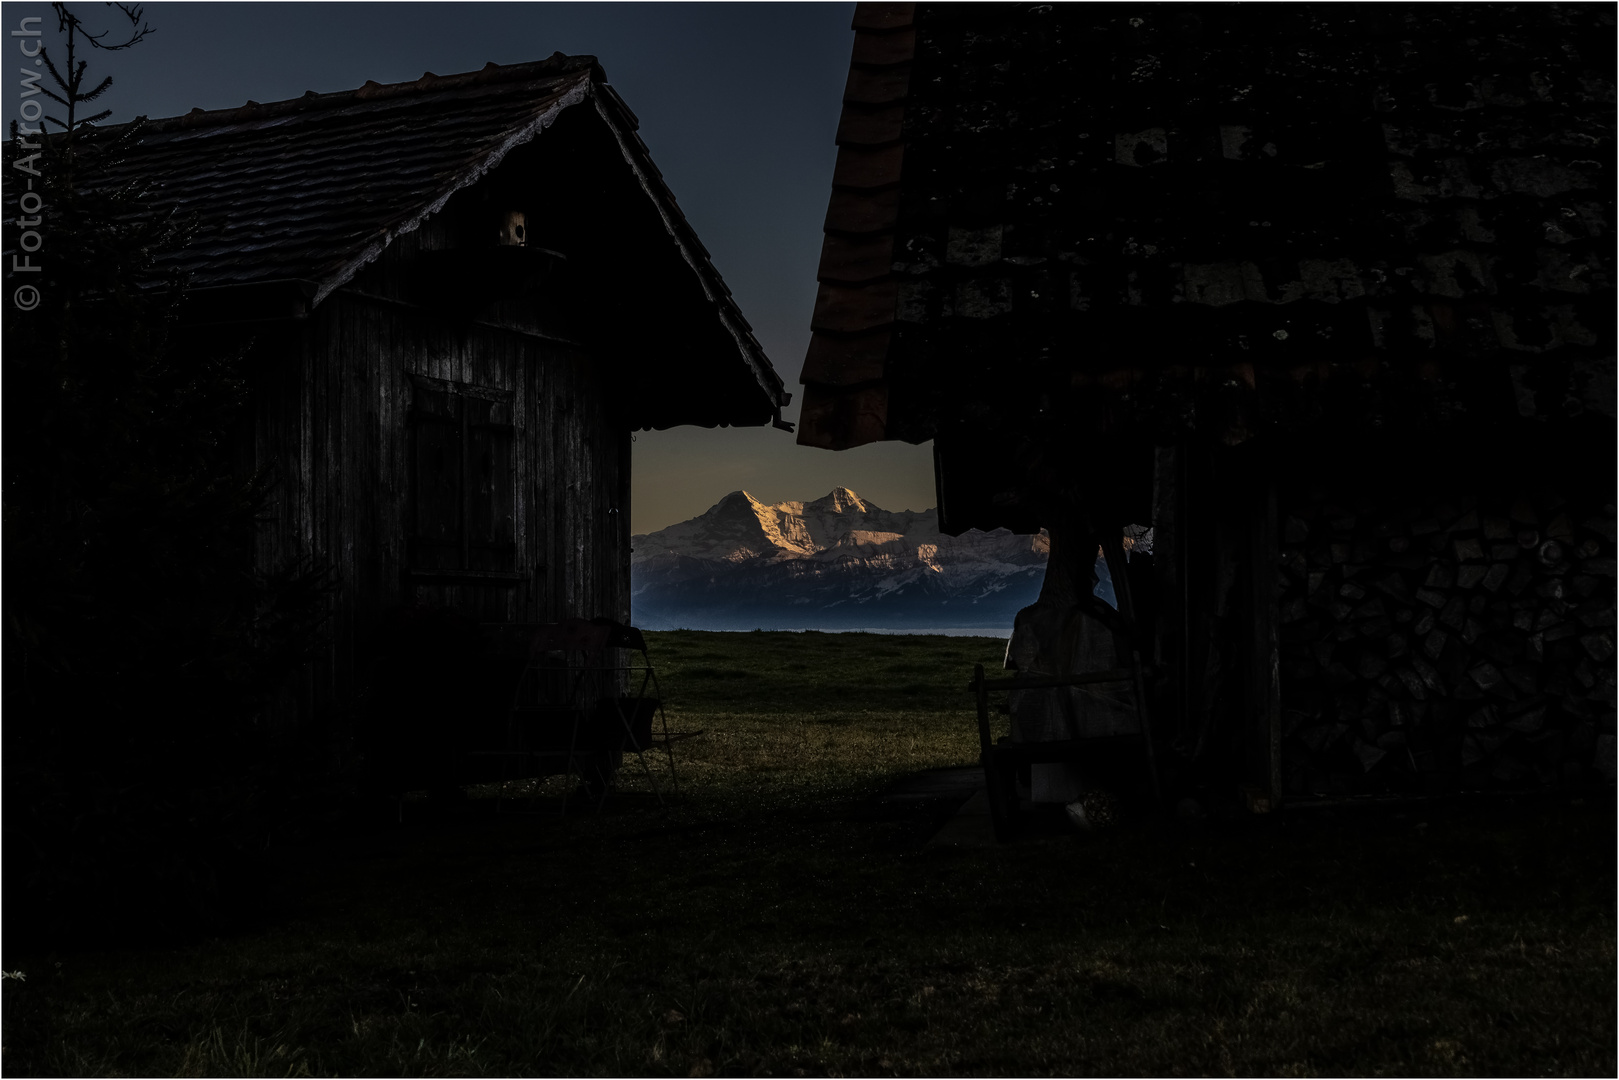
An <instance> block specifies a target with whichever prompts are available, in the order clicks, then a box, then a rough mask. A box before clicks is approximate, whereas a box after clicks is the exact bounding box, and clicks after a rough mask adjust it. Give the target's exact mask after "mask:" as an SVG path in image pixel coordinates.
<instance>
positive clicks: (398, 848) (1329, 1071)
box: [0, 632, 1615, 1076]
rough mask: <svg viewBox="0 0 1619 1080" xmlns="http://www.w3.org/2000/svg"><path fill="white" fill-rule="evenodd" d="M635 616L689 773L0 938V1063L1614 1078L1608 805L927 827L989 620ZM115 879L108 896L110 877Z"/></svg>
mask: <svg viewBox="0 0 1619 1080" xmlns="http://www.w3.org/2000/svg"><path fill="white" fill-rule="evenodd" d="M650 636H651V639H652V640H651V648H652V654H653V658H654V660H655V661H656V662H657V663H658V665H659V670H660V674H662V676H663V680H664V688H665V691H666V693H667V695H668V697H669V700H670V705H671V723H672V726H674V727H677V728H682V729H686V730H693V729H696V728H703V729H705V730H706V733H705V734H704V735H703V736H701V737H700V738H696V739H692V740H688V741H686V742H683V743H681V744H680V751H681V757H680V767H681V775H682V790H683V795H682V796H681V798H680V799H679V800H675V801H671V803H670V805H668V806H667V807H665V808H663V809H660V808H659V807H658V806H657V804H656V803H655V801H653V799H652V796H651V795H650V793H649V792H648V791H646V790H644V782H642V781H638V780H635V779H634V777H633V774H632V773H627V774H626V775H629V776H631V779H630V780H628V781H627V782H626V790H624V791H622V792H620V793H619V794H618V795H617V796H615V798H614V799H613V800H611V801H609V803H608V804H607V807H606V809H605V810H604V811H603V812H602V813H601V814H599V815H596V816H589V815H583V814H573V815H570V816H568V817H566V818H559V817H558V816H556V815H555V812H554V811H555V806H554V804H553V805H551V806H550V807H549V810H550V812H548V813H546V814H542V815H536V816H521V815H498V816H497V815H491V814H480V813H477V812H475V810H476V807H475V806H474V809H473V810H469V811H467V812H465V813H463V814H461V815H459V816H456V817H453V818H450V819H445V820H428V819H424V820H421V821H417V822H415V823H411V824H407V825H406V826H405V827H403V828H399V827H392V828H386V829H381V828H379V829H376V830H373V831H364V830H356V831H354V832H353V833H351V834H345V835H342V836H334V837H329V838H327V839H326V840H325V841H324V842H322V843H319V844H310V845H305V846H302V847H299V848H297V849H294V850H289V851H285V852H281V853H279V854H277V853H276V852H271V853H270V854H271V855H272V856H275V857H277V858H278V859H279V860H280V861H279V863H278V866H279V867H280V872H281V874H282V876H283V879H284V881H285V888H284V895H283V896H282V898H281V900H280V901H279V903H278V905H277V907H276V911H277V915H276V916H275V917H274V918H273V919H271V920H269V921H267V922H265V923H264V924H263V925H260V926H258V927H256V928H253V929H250V930H246V931H244V932H242V933H240V934H238V935H236V936H234V937H230V938H224V939H217V940H209V941H203V942H198V943H195V944H192V945H190V946H187V947H184V948H179V949H174V950H169V951H163V952H155V951H128V952H115V953H96V954H73V955H62V956H46V957H24V958H17V957H7V958H6V959H5V962H4V964H3V966H4V967H5V969H6V970H8V971H12V970H18V969H21V970H22V971H23V972H24V974H25V975H26V981H17V980H15V979H11V978H8V979H5V980H4V981H3V982H0V988H3V989H0V993H3V1005H4V1010H5V1011H4V1024H5V1031H4V1034H5V1041H4V1050H3V1056H0V1066H3V1068H4V1071H5V1072H6V1073H7V1074H8V1075H18V1076H22V1075H81V1076H102V1075H178V1076H188V1075H215V1076H237V1075H240V1076H246V1075H265V1076H269V1075H276V1076H285V1075H306V1074H307V1075H343V1074H350V1075H405V1076H409V1075H485V1074H487V1075H514V1074H530V1075H533V1074H543V1075H564V1074H570V1075H572V1074H583V1075H674V1076H705V1075H776V1076H796V1075H811V1076H813V1075H890V1074H899V1075H917V1074H941V1075H942V1074H961V1075H1007V1074H1019V1075H1040V1074H1062V1075H1088V1074H1105V1075H1165V1076H1169V1075H1183V1074H1192V1075H1197V1074H1220V1075H1408V1076H1418V1075H1421V1076H1428V1075H1481V1074H1513V1075H1541V1074H1546V1075H1597V1074H1609V1075H1611V1074H1612V1073H1613V1072H1614V1069H1615V1053H1614V1045H1615V1016H1614V1000H1613V987H1614V981H1615V963H1614V902H1615V895H1614V869H1615V866H1614V850H1615V836H1614V825H1613V814H1612V807H1611V805H1607V804H1605V805H1602V806H1595V805H1574V804H1572V803H1570V802H1568V801H1563V802H1549V801H1548V802H1543V803H1518V804H1503V803H1495V804H1483V805H1480V806H1476V807H1464V808H1458V809H1453V810H1451V811H1448V812H1447V811H1440V810H1438V809H1435V808H1430V809H1428V810H1426V811H1423V812H1422V813H1420V814H1419V813H1417V812H1415V811H1409V812H1406V813H1405V814H1404V815H1403V816H1402V815H1398V814H1385V815H1382V816H1379V817H1377V818H1375V819H1361V818H1350V817H1346V816H1342V815H1338V816H1334V815H1331V814H1327V813H1318V814H1315V815H1310V816H1306V815H1302V814H1299V815H1283V816H1280V817H1278V818H1276V819H1256V820H1255V821H1253V822H1250V823H1229V824H1223V825H1221V824H1213V825H1210V824H1205V825H1203V826H1200V827H1191V826H1186V825H1182V824H1180V823H1175V822H1139V823H1136V824H1134V825H1129V824H1126V825H1123V826H1120V827H1119V828H1116V829H1114V830H1111V831H1107V832H1100V833H1096V834H1092V835H1090V836H1087V837H1079V836H1074V837H1056V836H1054V837H1051V838H1047V839H1039V840H1033V841H1029V842H1025V843H1021V844H1018V845H1013V846H1009V847H1005V848H967V849H954V850H951V849H942V850H923V849H922V841H923V839H924V838H925V837H926V836H927V835H928V833H929V831H930V829H931V828H932V827H933V826H934V825H935V824H936V822H937V820H938V813H939V811H940V810H941V807H939V806H929V805H926V804H922V805H915V806H910V807H906V806H904V805H896V804H884V803H881V802H878V801H875V800H873V799H872V797H871V796H872V795H873V794H874V793H876V792H878V791H880V790H882V789H883V787H884V786H885V785H886V784H888V783H889V782H890V781H892V780H893V779H894V778H895V777H897V776H899V775H902V774H905V773H908V772H912V771H915V770H919V769H925V768H931V767H936V766H944V765H957V764H964V763H968V762H970V761H972V760H973V758H974V756H975V754H976V736H975V734H974V732H973V730H972V723H971V715H970V713H969V712H968V711H967V706H968V704H969V701H968V695H967V693H966V692H965V683H966V680H967V677H968V673H969V672H970V667H971V664H972V663H974V662H985V663H986V664H988V663H994V662H997V661H998V659H999V652H1000V648H1001V646H1000V643H998V642H996V641H993V640H987V639H962V638H953V639H939V638H899V637H893V638H890V637H873V636H868V635H810V634H805V635H792V634H702V633H685V632H679V633H664V634H656V635H650ZM109 902H116V901H115V899H114V898H109Z"/></svg>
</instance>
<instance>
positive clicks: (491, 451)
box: [462, 397, 517, 570]
mask: <svg viewBox="0 0 1619 1080" xmlns="http://www.w3.org/2000/svg"><path fill="white" fill-rule="evenodd" d="M462 416H463V418H464V422H465V423H466V432H467V453H468V457H467V490H466V522H467V536H466V539H467V569H469V570H511V569H513V568H514V567H515V565H516V562H515V560H516V543H515V541H516V538H517V537H516V528H515V524H514V516H515V515H514V507H513V501H514V494H515V492H514V490H513V489H514V476H513V464H514V457H515V447H516V442H515V435H514V432H513V429H512V422H511V405H510V403H508V402H505V401H493V400H489V399H487V398H475V397H466V398H463V399H462Z"/></svg>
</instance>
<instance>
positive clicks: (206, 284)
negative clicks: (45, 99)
mask: <svg viewBox="0 0 1619 1080" xmlns="http://www.w3.org/2000/svg"><path fill="white" fill-rule="evenodd" d="M636 127H637V120H636V118H635V116H634V114H633V113H631V112H630V110H629V108H628V107H627V106H626V105H625V104H624V102H623V101H622V100H620V98H619V96H618V95H617V93H616V92H615V91H614V90H613V88H612V87H611V86H610V85H608V83H607V81H606V76H605V75H604V73H603V72H602V69H601V68H600V67H599V66H598V65H597V64H596V62H595V60H594V58H592V57H588V56H573V57H570V56H563V55H562V54H560V53H558V54H556V55H554V56H552V57H551V58H550V59H548V60H543V61H539V62H536V63H528V64H519V65H513V66H505V67H502V66H497V65H494V64H490V65H489V66H487V67H485V68H484V69H483V70H481V71H477V72H470V73H466V74H461V75H451V76H437V75H434V74H432V73H428V74H425V75H423V76H422V77H421V78H420V79H418V80H416V81H414V82H409V83H400V84H395V85H389V86H382V85H378V84H377V83H374V82H368V83H366V85H364V86H363V87H360V88H359V89H357V90H352V91H346V92H342V93H333V94H316V93H313V92H310V93H308V94H306V95H304V96H303V97H302V98H298V99H295V100H291V101H281V102H274V103H269V104H259V103H256V102H248V103H247V104H246V105H244V106H242V107H240V108H236V109H229V110H223V111H217V112H204V111H202V110H194V111H193V112H192V113H190V114H188V115H186V116H180V117H174V118H171V119H164V120H157V121H153V122H151V123H149V124H148V125H147V126H146V128H145V130H144V132H143V133H142V135H141V139H140V142H139V145H138V146H137V147H136V148H135V150H134V151H133V152H132V153H131V154H130V155H129V156H128V157H127V159H125V160H124V161H122V162H121V163H119V164H118V165H116V166H115V167H114V168H113V169H112V171H111V173H110V174H109V175H107V176H104V177H101V178H100V179H99V181H98V182H112V183H133V184H139V185H144V186H146V187H147V188H148V189H149V194H148V196H147V204H148V205H149V206H150V207H151V208H152V209H153V210H167V209H170V208H173V209H174V210H175V211H176V212H177V213H178V214H179V215H180V216H181V217H182V218H185V219H190V220H192V221H193V222H194V223H195V225H196V233H195V236H194V239H193V240H192V242H191V243H190V245H189V246H188V247H187V248H185V250H183V251H182V252H180V253H179V255H178V256H177V258H176V260H175V261H176V263H177V266H178V268H179V269H180V270H182V271H183V272H184V273H185V274H186V275H187V276H188V278H189V283H190V293H189V300H188V316H187V325H188V329H189V332H190V334H191V336H192V338H193V339H195V342H196V343H197V344H198V345H200V346H205V347H215V348H236V347H240V346H242V345H244V344H245V345H247V346H248V347H250V349H251V352H250V363H251V371H252V378H251V400H252V409H251V412H252V418H251V429H250V430H244V431H243V435H242V444H241V446H240V447H239V451H240V457H241V460H242V462H243V465H244V469H262V468H266V467H268V468H271V469H273V471H274V473H275V476H276V478H277V480H278V485H277V487H276V488H275V491H274V494H273V502H272V505H271V507H270V510H269V512H268V514H267V515H266V519H265V520H264V522H263V525H262V529H261V531H260V534H259V536H258V541H257V552H256V561H257V565H258V566H259V568H261V569H263V570H276V569H278V568H285V567H288V566H291V565H294V564H297V563H299V562H300V560H303V561H313V562H315V563H319V564H322V565H326V566H329V567H330V568H331V569H332V570H333V571H334V573H335V578H336V582H337V585H338V588H337V590H336V592H335V593H334V594H333V596H332V598H331V612H330V616H331V617H330V621H329V642H328V643H327V646H326V647H325V648H324V649H323V650H322V653H321V655H320V657H319V659H318V661H317V662H316V663H315V664H314V665H312V666H311V667H310V669H309V670H308V671H307V672H306V673H305V676H304V677H303V679H302V680H301V685H300V686H299V687H298V688H297V689H296V693H292V692H290V691H289V696H288V698H287V700H285V701H284V702H283V703H282V707H281V708H280V709H278V710H277V712H278V722H280V723H282V724H284V725H286V724H295V723H299V724H307V722H308V721H310V720H311V718H316V717H322V716H327V715H330V714H331V712H332V710H334V709H338V710H341V709H346V708H347V707H348V706H349V705H350V703H352V701H353V699H354V698H355V696H356V692H357V684H358V683H360V682H363V681H364V680H365V678H366V677H367V672H368V671H372V672H374V671H376V670H378V669H377V668H376V667H375V663H374V662H375V661H377V660H378V659H379V658H378V656H377V653H378V652H379V650H381V651H387V650H390V649H394V648H397V647H401V646H400V641H401V640H403V639H402V638H401V636H400V635H398V634H395V635H392V636H386V635H384V636H382V637H379V630H378V628H379V626H381V625H383V624H384V623H386V622H387V621H388V619H389V618H391V617H393V616H397V615H398V613H399V612H411V611H415V612H416V613H417V614H418V615H420V613H422V612H433V611H436V612H439V613H441V614H446V617H453V618H452V621H454V620H459V621H460V623H461V624H462V625H471V624H473V623H482V624H491V623H493V624H513V623H540V622H553V621H557V620H561V619H566V618H593V617H601V616H605V617H608V618H612V619H616V620H619V621H625V622H627V621H628V618H629V532H630V529H629V518H630V444H631V441H632V433H633V432H634V431H636V430H638V429H648V428H667V427H670V426H673V425H677V424H700V425H705V426H715V425H728V424H734V425H763V424H770V423H776V424H777V425H778V426H783V427H785V426H786V425H783V424H781V420H780V415H781V408H782V407H783V406H784V405H785V404H786V403H787V402H788V400H789V396H790V395H789V394H787V393H786V392H785V391H784V390H783V384H782V381H781V379H780V378H779V377H778V376H777V374H776V373H775V371H774V370H773V369H772V368H771V365H770V362H769V360H768V359H767V358H766V356H765V355H764V353H763V351H762V350H761V348H760V346H759V344H758V342H757V341H756V340H755V339H754V337H753V334H752V332H751V331H750V329H749V327H748V323H747V321H746V320H745V319H744V318H743V317H742V313H741V312H740V311H739V310H738V308H737V305H736V304H735V302H734V301H733V300H732V299H731V296H730V293H729V291H728V290H727V289H726V287H725V284H724V282H723V281H722V280H721V279H720V275H719V273H718V272H717V271H716V270H715V269H714V267H713V265H712V264H711V262H710V260H709V257H708V254H707V252H706V251H705V250H704V249H703V246H702V244H701V243H700V242H699V241H698V239H697V236H696V235H695V233H694V232H693V231H692V228H691V226H690V225H689V224H688V223H687V222H686V220H685V218H684V217H683V216H682V214H681V212H680V210H679V208H678V206H677V205H676V203H675V199H674V197H673V195H671V194H670V192H669V190H668V188H667V187H666V186H665V185H664V183H663V180H662V179H661V177H660V175H659V173H658V171H657V169H656V168H655V167H654V166H653V164H652V161H651V159H650V157H649V155H648V152H647V148H646V146H645V145H644V144H643V143H642V142H641V140H640V138H639V137H638V136H637V135H636ZM428 621H429V622H431V620H428ZM406 622H407V623H409V622H410V619H409V618H408V617H407V618H406ZM417 625H426V624H425V623H418V624H417ZM404 637H405V638H408V637H409V635H408V634H406V635H404ZM476 655H477V650H475V649H474V650H471V651H470V652H466V653H464V654H455V655H450V653H448V652H446V653H444V654H443V655H439V656H432V655H428V656H425V657H417V658H416V659H418V660H420V661H421V662H422V663H424V664H426V665H429V666H431V665H434V664H438V665H440V666H454V665H455V664H462V663H471V662H472V659H473V658H475V657H476ZM381 659H382V660H384V661H386V659H387V658H386V657H382V658H381ZM395 659H396V660H397V658H395ZM409 666H410V665H405V666H404V667H401V665H400V664H398V663H394V664H393V666H392V667H391V668H388V669H387V670H388V671H389V673H390V674H389V676H388V677H389V678H390V679H393V680H399V679H406V680H408V679H410V678H411V677H412V672H411V671H410V670H409ZM422 675H424V673H423V672H422V671H421V669H420V668H418V669H417V671H416V672H415V676H422ZM440 689H441V690H442V689H443V688H442V687H441V688H440ZM390 692H391V693H393V695H394V697H395V698H399V699H400V700H408V699H409V697H410V692H409V691H408V689H407V690H406V691H405V692H404V693H403V694H401V692H400V691H399V688H398V687H394V688H393V689H392V690H391V691H390ZM500 693H504V694H506V695H507V696H509V693H510V687H509V686H506V687H502V688H501V689H500ZM442 696H443V695H441V697H442ZM494 696H495V697H497V698H498V697H499V693H496V694H495V695H494ZM451 697H453V695H451ZM294 699H296V700H294ZM445 700H450V698H445ZM440 704H443V702H442V701H441V702H440ZM418 711H420V710H418ZM396 720H397V718H384V719H383V720H380V721H379V722H383V723H394V722H396Z"/></svg>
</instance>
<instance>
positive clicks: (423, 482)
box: [411, 383, 463, 570]
mask: <svg viewBox="0 0 1619 1080" xmlns="http://www.w3.org/2000/svg"><path fill="white" fill-rule="evenodd" d="M460 405H461V399H460V397H459V396H458V395H453V394H449V393H446V392H444V391H442V390H437V389H432V388H429V387H425V386H423V385H421V384H420V383H418V384H417V385H416V387H415V394H414V397H413V400H412V402H411V414H412V415H411V419H412V426H413V428H414V432H413V435H414V440H415V451H414V454H413V455H412V456H413V459H414V460H413V462H412V465H413V472H414V474H415V475H414V476H413V478H412V479H413V481H414V483H413V485H412V486H413V489H414V490H413V502H414V509H413V516H414V518H415V522H414V524H415V529H414V533H415V535H414V537H413V541H414V543H413V547H414V549H415V550H414V552H413V554H412V557H411V562H412V563H413V564H414V565H415V566H416V567H418V568H420V569H429V570H439V569H453V568H457V567H459V566H460V565H461V558H462V553H461V515H462V505H461V504H462V498H461V491H462V482H461V465H462V452H463V447H462V444H463V438H462V431H461V417H460Z"/></svg>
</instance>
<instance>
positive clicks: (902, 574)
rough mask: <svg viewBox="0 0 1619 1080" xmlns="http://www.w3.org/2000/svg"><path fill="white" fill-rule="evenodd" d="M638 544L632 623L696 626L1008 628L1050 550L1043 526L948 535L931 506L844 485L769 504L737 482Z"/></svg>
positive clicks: (1033, 592) (1031, 595) (1029, 599)
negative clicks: (869, 496)
mask: <svg viewBox="0 0 1619 1080" xmlns="http://www.w3.org/2000/svg"><path fill="white" fill-rule="evenodd" d="M631 546H632V548H633V551H634V554H633V555H632V556H631V563H630V567H631V597H632V599H631V607H632V618H633V619H634V621H635V623H636V625H638V626H642V627H645V628H648V629H659V628H668V627H687V628H691V629H699V630H752V629H755V628H759V629H829V630H830V629H846V628H851V627H872V628H891V629H928V628H945V627H962V628H966V627H983V628H985V629H990V630H994V631H1005V630H1010V628H1011V625H1012V617H1013V615H1015V614H1016V613H1017V610H1018V609H1019V608H1021V607H1024V606H1026V605H1028V604H1031V603H1033V602H1034V599H1035V597H1036V596H1037V595H1038V594H1039V591H1040V580H1041V577H1042V576H1043V575H1044V572H1045V563H1046V555H1047V552H1048V545H1047V542H1046V538H1045V537H1044V536H1043V535H1040V536H1018V535H1015V534H1013V533H1010V532H1007V531H1006V530H1005V529H997V530H995V531H994V532H989V533H985V532H978V531H977V530H973V531H971V532H967V533H965V534H963V535H961V536H945V535H943V534H942V533H940V532H939V527H938V515H937V514H936V512H935V511H933V510H923V511H920V512H917V511H909V510H906V511H899V512H894V511H889V510H884V509H882V508H881V507H878V506H874V505H872V504H871V503H869V502H867V501H865V500H864V499H862V498H860V496H858V495H856V494H855V493H854V492H852V491H850V490H849V489H848V488H836V489H834V490H833V491H832V492H831V493H830V494H828V495H826V496H825V497H824V498H820V499H816V500H814V501H813V502H784V503H777V504H775V505H773V506H772V505H768V504H765V503H762V502H760V501H759V500H758V499H755V498H754V497H753V496H751V495H749V494H748V493H747V492H745V491H733V492H731V494H729V495H727V496H725V498H723V499H721V500H720V501H719V502H718V503H716V504H715V505H714V506H713V507H711V508H710V509H709V510H708V512H707V513H704V514H702V515H700V516H698V517H695V518H692V519H691V520H690V521H683V522H681V523H680V524H678V525H671V526H669V527H668V528H667V529H661V530H659V531H658V532H654V533H648V534H645V535H642V536H636V537H634V538H633V539H632V541H631Z"/></svg>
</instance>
